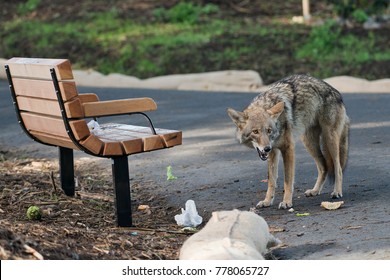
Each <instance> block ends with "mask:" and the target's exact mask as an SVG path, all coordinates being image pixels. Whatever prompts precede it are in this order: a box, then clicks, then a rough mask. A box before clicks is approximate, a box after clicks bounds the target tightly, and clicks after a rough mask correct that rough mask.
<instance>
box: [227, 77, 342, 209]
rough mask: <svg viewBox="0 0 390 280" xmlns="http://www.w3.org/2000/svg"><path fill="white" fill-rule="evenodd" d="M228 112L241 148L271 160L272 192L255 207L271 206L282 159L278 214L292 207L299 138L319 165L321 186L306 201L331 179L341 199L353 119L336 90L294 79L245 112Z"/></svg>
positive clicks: (255, 101)
mask: <svg viewBox="0 0 390 280" xmlns="http://www.w3.org/2000/svg"><path fill="white" fill-rule="evenodd" d="M227 112H228V115H229V116H230V118H231V119H232V120H233V122H234V123H235V125H236V126H237V133H236V136H237V139H238V140H239V142H240V143H242V144H245V145H247V146H248V147H250V148H255V149H256V150H257V152H258V154H259V156H260V158H261V159H262V160H263V161H265V160H268V190H267V193H266V196H265V199H264V200H263V201H260V202H259V203H258V204H257V207H268V206H270V205H272V203H273V200H274V195H275V187H276V181H277V177H278V162H279V154H280V153H281V154H282V157H283V163H284V197H283V201H282V202H281V203H280V204H279V209H286V208H289V207H292V195H293V184H294V173H295V143H294V142H295V141H294V138H295V136H301V139H302V142H303V144H304V145H305V147H306V149H307V150H308V152H309V153H310V154H311V156H312V157H313V158H314V160H315V162H316V164H317V170H318V177H317V181H316V183H315V185H314V188H313V189H309V190H307V191H306V192H305V195H306V196H315V195H318V194H320V192H321V190H322V187H323V186H324V183H325V180H326V177H327V176H328V178H330V179H331V180H332V182H333V183H334V190H333V192H332V194H331V196H332V198H340V197H342V180H343V170H344V168H345V166H346V163H347V159H348V145H349V143H348V141H349V118H348V116H347V114H346V110H345V107H344V104H343V99H342V97H341V94H340V93H339V92H338V91H337V90H336V89H334V88H333V87H331V86H330V85H329V84H327V83H326V82H324V81H322V80H319V79H316V78H314V77H311V76H308V75H293V76H289V77H287V78H284V79H282V80H280V81H278V82H276V83H274V84H272V85H271V86H270V88H269V89H267V90H266V91H265V92H263V93H260V94H259V95H258V96H257V97H256V98H255V99H253V101H252V102H251V103H250V104H249V106H248V107H247V108H246V109H245V110H244V111H243V112H238V111H235V110H233V109H231V108H228V109H227Z"/></svg>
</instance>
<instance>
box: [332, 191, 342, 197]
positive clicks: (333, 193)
mask: <svg viewBox="0 0 390 280" xmlns="http://www.w3.org/2000/svg"><path fill="white" fill-rule="evenodd" d="M330 197H331V198H335V199H336V198H342V197H343V194H342V193H339V192H336V191H334V192H332V193H331V194H330Z"/></svg>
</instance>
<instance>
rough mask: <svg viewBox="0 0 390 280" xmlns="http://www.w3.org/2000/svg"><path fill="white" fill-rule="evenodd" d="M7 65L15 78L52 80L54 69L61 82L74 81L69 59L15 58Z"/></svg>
mask: <svg viewBox="0 0 390 280" xmlns="http://www.w3.org/2000/svg"><path fill="white" fill-rule="evenodd" d="M7 63H9V66H10V69H11V73H12V76H13V77H15V78H16V77H18V78H29V79H41V80H51V74H50V69H52V68H54V69H55V70H56V74H57V78H58V80H59V81H62V80H73V72H72V67H71V65H70V62H69V60H67V59H42V58H24V57H14V58H11V59H10V60H8V61H7Z"/></svg>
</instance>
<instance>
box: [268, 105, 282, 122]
mask: <svg viewBox="0 0 390 280" xmlns="http://www.w3.org/2000/svg"><path fill="white" fill-rule="evenodd" d="M283 111H284V102H283V101H281V102H279V103H276V104H275V105H274V106H273V107H272V108H271V109H268V110H267V113H268V114H270V116H271V117H272V118H274V119H277V118H279V116H280V114H281V113H283Z"/></svg>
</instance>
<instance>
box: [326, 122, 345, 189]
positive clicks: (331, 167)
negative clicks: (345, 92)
mask: <svg viewBox="0 0 390 280" xmlns="http://www.w3.org/2000/svg"><path fill="white" fill-rule="evenodd" d="M323 148H324V151H323V152H324V157H325V162H326V169H327V171H328V180H329V182H330V183H331V184H333V183H334V177H335V174H334V165H333V159H332V156H331V155H330V152H329V149H331V148H332V147H329V146H328V145H327V143H324V145H323ZM348 152H349V118H348V116H345V121H344V126H343V129H342V131H341V134H340V142H339V159H340V166H341V169H342V170H343V171H344V169H345V168H346V166H347V162H348Z"/></svg>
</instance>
